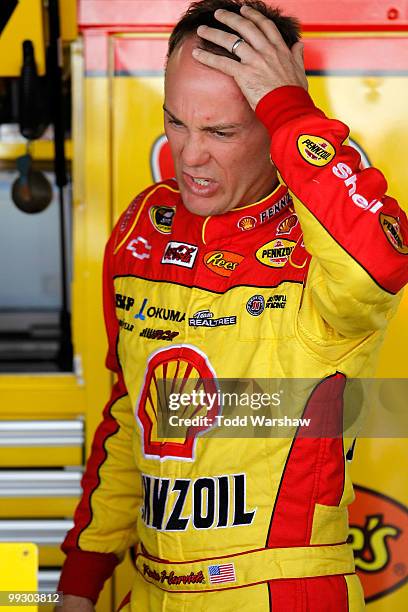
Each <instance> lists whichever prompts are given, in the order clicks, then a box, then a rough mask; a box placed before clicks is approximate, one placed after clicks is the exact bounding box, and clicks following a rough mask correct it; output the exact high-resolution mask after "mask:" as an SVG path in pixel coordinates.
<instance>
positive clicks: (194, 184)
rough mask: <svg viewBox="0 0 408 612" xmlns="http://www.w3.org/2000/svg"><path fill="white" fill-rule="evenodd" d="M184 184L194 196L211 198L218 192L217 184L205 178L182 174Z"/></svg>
mask: <svg viewBox="0 0 408 612" xmlns="http://www.w3.org/2000/svg"><path fill="white" fill-rule="evenodd" d="M183 179H184V184H185V185H186V187H187V189H188V190H189V191H190V192H191V193H193V194H194V195H198V196H202V197H207V198H208V197H211V196H213V195H214V194H215V192H216V191H217V190H218V187H219V184H218V182H217V181H214V180H213V179H212V178H209V177H207V176H192V175H191V174H187V172H183Z"/></svg>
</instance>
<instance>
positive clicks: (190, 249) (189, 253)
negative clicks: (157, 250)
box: [161, 242, 198, 268]
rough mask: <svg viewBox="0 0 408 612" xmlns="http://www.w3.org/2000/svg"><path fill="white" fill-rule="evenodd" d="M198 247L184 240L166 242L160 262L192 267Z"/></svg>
mask: <svg viewBox="0 0 408 612" xmlns="http://www.w3.org/2000/svg"><path fill="white" fill-rule="evenodd" d="M197 253H198V247H197V246H195V245H194V244H186V243H184V242H168V243H167V245H166V248H165V251H164V255H163V257H162V260H161V263H163V264H174V265H176V266H182V267H183V268H192V267H193V266H194V262H195V259H196V257H197Z"/></svg>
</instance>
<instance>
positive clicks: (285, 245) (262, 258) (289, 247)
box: [255, 238, 296, 268]
mask: <svg viewBox="0 0 408 612" xmlns="http://www.w3.org/2000/svg"><path fill="white" fill-rule="evenodd" d="M295 246H296V242H293V240H285V239H284V238H277V239H275V240H271V241H270V242H267V243H266V244H263V245H262V246H261V247H260V248H259V249H258V250H257V252H256V253H255V257H256V258H257V260H258V261H259V262H260V263H261V264H263V265H264V266H268V267H269V268H283V266H284V265H285V264H286V263H287V262H288V261H289V257H290V256H291V254H292V251H293V249H294V248H295Z"/></svg>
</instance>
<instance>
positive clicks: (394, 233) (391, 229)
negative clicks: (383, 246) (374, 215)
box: [380, 213, 408, 255]
mask: <svg viewBox="0 0 408 612" xmlns="http://www.w3.org/2000/svg"><path fill="white" fill-rule="evenodd" d="M380 223H381V228H382V231H383V232H384V234H385V236H386V238H387V240H388V242H389V243H390V244H391V245H392V246H393V247H394V249H395V250H396V251H398V253H401V254H402V255H407V254H408V246H407V245H406V244H404V240H403V237H402V235H401V228H400V225H399V223H398V219H396V218H395V217H391V216H390V215H384V214H383V213H380Z"/></svg>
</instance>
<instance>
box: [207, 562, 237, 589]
mask: <svg viewBox="0 0 408 612" xmlns="http://www.w3.org/2000/svg"><path fill="white" fill-rule="evenodd" d="M208 577H209V579H210V584H219V583H220V582H235V581H236V579H237V578H236V576H235V567H234V564H233V563H222V564H221V565H209V566H208Z"/></svg>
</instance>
